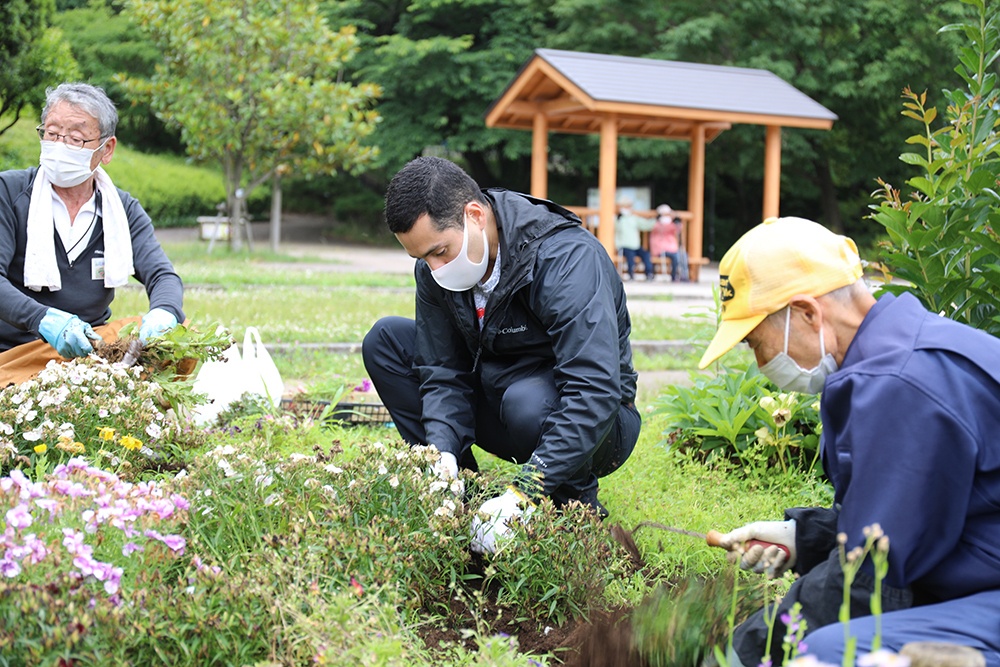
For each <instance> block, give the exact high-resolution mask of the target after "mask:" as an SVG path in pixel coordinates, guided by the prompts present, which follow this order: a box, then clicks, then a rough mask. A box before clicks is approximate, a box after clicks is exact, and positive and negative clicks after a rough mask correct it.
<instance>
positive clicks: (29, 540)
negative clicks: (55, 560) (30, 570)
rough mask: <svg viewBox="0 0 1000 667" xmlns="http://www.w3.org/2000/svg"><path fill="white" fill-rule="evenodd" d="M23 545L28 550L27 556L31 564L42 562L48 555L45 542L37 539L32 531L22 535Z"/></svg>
mask: <svg viewBox="0 0 1000 667" xmlns="http://www.w3.org/2000/svg"><path fill="white" fill-rule="evenodd" d="M24 546H25V548H26V549H27V550H28V554H27V556H28V558H29V561H30V562H31V563H32V564H34V563H40V562H42V561H43V560H45V557H46V556H48V555H49V548H48V547H47V546H45V542H43V541H42V540H40V539H38V536H37V535H35V534H34V533H29V534H28V535H25V536H24Z"/></svg>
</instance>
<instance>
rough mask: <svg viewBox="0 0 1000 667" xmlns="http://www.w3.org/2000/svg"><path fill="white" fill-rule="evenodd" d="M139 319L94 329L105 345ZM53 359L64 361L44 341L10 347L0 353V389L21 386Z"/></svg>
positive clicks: (127, 319) (132, 318)
mask: <svg viewBox="0 0 1000 667" xmlns="http://www.w3.org/2000/svg"><path fill="white" fill-rule="evenodd" d="M140 321H142V318H141V317H126V318H123V319H120V320H115V321H113V322H108V323H107V324H103V325H101V326H99V327H94V331H96V332H97V333H98V334H99V335H100V336H101V338H103V339H104V342H106V343H113V342H114V341H116V340H118V332H119V331H120V330H121V328H122V327H124V326H125V325H126V324H128V323H129V322H140ZM53 359H55V360H56V361H66V359H63V358H62V357H60V356H59V353H58V352H56V350H55V348H54V347H52V346H51V345H49V344H48V343H46V342H45V341H44V340H35V341H32V342H30V343H24V344H23V345H18V346H17V347H12V348H11V349H9V350H7V351H6V352H0V387H6V386H8V385H10V384H21V383H22V382H24V381H25V380H28V379H30V378H32V377H34V376H35V375H36V374H37V373H38V372H39V371H41V370H42V369H43V368H45V365H46V364H48V363H49V362H50V361H52V360H53Z"/></svg>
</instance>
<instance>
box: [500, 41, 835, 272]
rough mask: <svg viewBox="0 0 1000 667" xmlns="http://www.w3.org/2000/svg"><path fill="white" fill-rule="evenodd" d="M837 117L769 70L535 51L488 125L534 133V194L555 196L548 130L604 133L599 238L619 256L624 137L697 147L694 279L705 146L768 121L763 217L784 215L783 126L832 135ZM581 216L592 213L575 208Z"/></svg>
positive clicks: (691, 190) (691, 186) (690, 239)
mask: <svg viewBox="0 0 1000 667" xmlns="http://www.w3.org/2000/svg"><path fill="white" fill-rule="evenodd" d="M836 119H837V116H836V114H834V113H833V112H831V111H830V110H828V109H826V108H825V107H823V106H822V105H820V104H819V103H818V102H816V101H814V100H812V99H811V98H809V97H808V96H807V95H805V94H803V93H802V92H800V91H799V90H797V89H796V88H794V87H793V86H791V85H789V84H788V83H787V82H785V81H784V80H782V79H781V78H780V77H778V76H776V75H775V74H773V73H771V72H768V71H766V70H758V69H746V68H740V67H722V66H717V65H701V64H697V63H685V62H673V61H668V60H654V59H650V58H631V57H625V56H611V55H603V54H597V53H582V52H577V51H559V50H554V49H537V50H536V51H535V53H534V55H533V56H532V57H531V58H530V59H529V60H528V61H527V62H526V63H525V64H524V65H523V66H522V67H521V69H520V71H519V72H518V74H517V75H516V76H515V77H514V79H513V80H512V81H511V82H510V84H508V86H507V88H506V90H504V92H503V93H502V94H501V95H500V97H499V98H497V99H496V100H495V101H494V102H493V103H492V104H491V105H490V107H489V109H488V110H487V112H486V125H487V126H488V127H501V128H512V129H520V130H531V131H532V162H531V194H532V195H534V196H536V197H542V198H546V197H547V196H548V135H549V132H567V133H572V134H599V135H600V165H599V177H598V190H599V192H600V205H599V208H598V210H597V211H596V213H597V215H598V216H599V220H600V224H599V226H598V228H597V236H598V238H599V239H600V240H601V243H602V244H603V245H604V247H605V248H607V250H608V253H609V254H610V255H611V256H612V257H615V256H616V251H615V241H614V239H615V233H614V232H615V230H614V224H615V205H616V202H615V192H616V189H617V161H618V137H619V136H628V137H647V138H659V139H679V140H683V141H689V142H691V157H690V162H689V166H688V211H686V212H684V213H683V216H684V217H685V218H686V220H685V222H687V223H689V224H687V225H686V226H687V228H688V233H687V235H686V237H685V243H686V248H687V252H688V257H689V261H690V263H691V279H692V280H697V276H698V274H697V269H698V266H699V265H701V264H703V263H705V262H706V261H707V260H705V259H704V258H703V256H702V255H703V247H702V241H703V228H704V194H705V145H706V144H707V143H708V142H710V141H712V140H713V139H715V137H717V136H719V134H721V133H722V132H723V131H725V130H728V129H730V128H731V127H732V125H733V124H734V123H747V124H752V125H763V126H765V128H766V131H765V147H764V207H763V209H764V210H763V216H762V219H763V218H767V217H770V216H776V215H778V204H779V199H780V186H781V128H782V127H796V128H808V129H821V130H829V129H830V128H831V127H832V126H833V122H834V121H835V120H836ZM573 208H574V210H576V211H577V212H578V213H593V212H594V211H589V210H587V209H585V208H582V207H573Z"/></svg>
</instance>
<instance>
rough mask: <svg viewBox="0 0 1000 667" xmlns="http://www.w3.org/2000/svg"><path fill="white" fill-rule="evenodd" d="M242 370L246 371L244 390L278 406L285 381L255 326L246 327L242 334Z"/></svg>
mask: <svg viewBox="0 0 1000 667" xmlns="http://www.w3.org/2000/svg"><path fill="white" fill-rule="evenodd" d="M243 372H244V373H246V385H245V386H246V388H245V389H244V392H250V393H253V394H260V395H261V396H264V397H265V398H267V399H268V400H270V401H271V405H273V406H275V407H278V404H279V403H281V395H282V394H283V393H284V392H285V383H284V381H283V380H282V379H281V373H280V372H279V371H278V367H277V366H275V365H274V361H273V360H272V359H271V355H270V353H268V351H267V348H266V347H264V343H262V342H261V340H260V333H259V332H258V331H257V327H247V332H246V335H244V336H243Z"/></svg>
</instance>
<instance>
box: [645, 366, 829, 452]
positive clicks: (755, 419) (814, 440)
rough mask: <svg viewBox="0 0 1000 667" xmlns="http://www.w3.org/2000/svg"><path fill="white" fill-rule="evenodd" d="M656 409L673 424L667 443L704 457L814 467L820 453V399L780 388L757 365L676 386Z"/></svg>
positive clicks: (665, 393)
mask: <svg viewBox="0 0 1000 667" xmlns="http://www.w3.org/2000/svg"><path fill="white" fill-rule="evenodd" d="M654 412H655V413H656V414H658V415H662V416H663V417H664V419H665V420H666V421H667V423H668V424H670V430H669V431H667V432H665V435H666V436H667V439H666V444H668V445H669V446H672V447H675V448H677V449H678V450H680V451H690V452H693V453H695V454H696V455H697V458H699V459H700V460H703V461H713V460H727V461H732V462H735V463H739V464H752V465H755V466H757V467H758V468H761V469H767V468H780V469H781V470H783V471H788V470H805V471H813V470H814V469H815V467H816V463H817V458H818V455H819V434H820V432H821V430H822V429H821V426H820V423H819V400H818V399H817V398H816V397H815V396H813V395H810V394H798V393H795V392H779V391H777V390H776V389H775V388H774V386H773V385H772V384H771V383H770V382H769V381H768V379H767V378H766V377H764V376H763V375H761V373H760V372H759V371H758V370H757V366H756V365H754V364H751V365H749V366H748V367H746V368H745V369H742V370H741V369H738V368H722V369H721V370H720V372H719V373H718V374H717V375H714V376H711V377H706V376H703V375H697V376H694V383H693V385H692V386H691V387H683V386H679V385H673V386H671V387H668V388H667V389H666V390H665V391H664V393H663V394H662V395H661V396H660V398H659V401H658V405H657V407H656V409H655V410H654Z"/></svg>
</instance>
